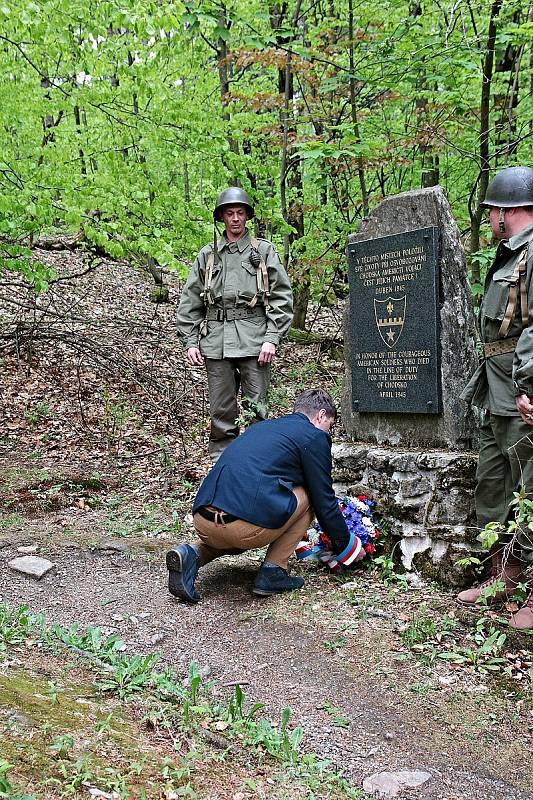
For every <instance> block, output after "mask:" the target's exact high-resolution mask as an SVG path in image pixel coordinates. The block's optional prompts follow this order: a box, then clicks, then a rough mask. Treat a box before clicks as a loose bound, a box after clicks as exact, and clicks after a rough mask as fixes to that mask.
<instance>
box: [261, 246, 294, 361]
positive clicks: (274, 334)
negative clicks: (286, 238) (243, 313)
mask: <svg viewBox="0 0 533 800" xmlns="http://www.w3.org/2000/svg"><path fill="white" fill-rule="evenodd" d="M265 244H266V245H267V249H266V252H265V254H264V259H265V264H266V267H267V270H268V281H269V284H270V287H269V288H270V300H269V305H270V310H269V311H267V329H266V333H265V338H264V340H265V342H271V343H272V344H275V345H276V346H277V345H278V344H279V343H280V341H281V339H282V338H283V337H284V336H286V335H287V333H288V332H289V328H290V327H291V322H292V316H293V312H292V289H291V284H290V281H289V276H288V275H287V272H286V271H285V268H284V267H283V265H282V263H281V261H280V260H279V256H278V254H277V252H276V248H275V247H274V245H273V244H271V243H270V242H265Z"/></svg>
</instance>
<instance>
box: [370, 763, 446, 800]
mask: <svg viewBox="0 0 533 800" xmlns="http://www.w3.org/2000/svg"><path fill="white" fill-rule="evenodd" d="M430 778H431V773H430V772H422V771H421V770H418V769H416V770H400V771H399V772H376V773H375V774H374V775H370V776H369V777H368V778H365V779H364V781H363V791H365V792H368V794H373V795H375V796H376V797H382V798H387V797H397V796H398V795H399V794H400V793H401V792H402V790H403V789H416V787H417V786H422V784H424V783H426V782H427V781H428V780H429V779H430Z"/></svg>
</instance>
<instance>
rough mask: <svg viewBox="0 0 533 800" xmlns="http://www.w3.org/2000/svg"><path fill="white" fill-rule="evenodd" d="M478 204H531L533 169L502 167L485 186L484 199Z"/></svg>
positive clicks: (516, 205)
mask: <svg viewBox="0 0 533 800" xmlns="http://www.w3.org/2000/svg"><path fill="white" fill-rule="evenodd" d="M480 205H482V206H487V207H491V206H494V207H495V208H518V207H519V206H533V169H530V168H529V167H507V169H502V171H501V172H498V174H497V175H496V176H495V177H494V178H493V179H492V180H491V182H490V183H489V185H488V186H487V193H486V195H485V199H484V200H483V202H482V203H481V204H480Z"/></svg>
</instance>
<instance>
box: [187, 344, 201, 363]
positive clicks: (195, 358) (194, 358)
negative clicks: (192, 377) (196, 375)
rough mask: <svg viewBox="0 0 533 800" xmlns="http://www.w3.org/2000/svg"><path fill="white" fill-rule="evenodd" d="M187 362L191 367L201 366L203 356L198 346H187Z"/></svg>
mask: <svg viewBox="0 0 533 800" xmlns="http://www.w3.org/2000/svg"><path fill="white" fill-rule="evenodd" d="M187 363H188V364H189V365H190V366H191V367H203V365H204V357H203V356H202V354H201V352H200V348H199V347H189V349H188V350H187Z"/></svg>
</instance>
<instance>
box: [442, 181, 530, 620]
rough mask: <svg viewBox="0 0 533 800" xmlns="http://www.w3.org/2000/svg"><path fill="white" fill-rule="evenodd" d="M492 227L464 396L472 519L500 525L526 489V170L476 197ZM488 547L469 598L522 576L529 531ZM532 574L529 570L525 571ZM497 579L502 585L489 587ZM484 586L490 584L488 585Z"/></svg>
mask: <svg viewBox="0 0 533 800" xmlns="http://www.w3.org/2000/svg"><path fill="white" fill-rule="evenodd" d="M482 205H483V206H486V207H487V208H488V209H489V220H490V224H491V227H492V232H493V234H494V236H495V237H496V238H497V239H501V240H502V241H501V242H500V244H499V246H498V250H497V251H496V258H495V260H494V263H493V265H492V266H491V268H490V270H489V272H488V274H487V278H486V281H485V294H484V297H483V302H482V304H481V309H480V312H479V331H480V335H481V341H482V343H483V351H484V361H483V363H482V364H481V365H480V366H479V367H478V369H477V371H476V372H475V374H474V376H473V377H472V379H471V380H470V382H469V384H468V386H467V387H466V389H465V391H464V392H463V395H462V396H463V399H464V400H467V401H469V402H472V403H473V405H476V406H478V407H480V408H482V409H484V421H483V424H482V427H481V443H480V450H479V465H478V470H477V476H476V477H477V486H476V513H477V521H478V525H479V526H480V527H481V528H483V527H484V526H485V525H487V523H489V522H500V523H502V524H506V523H507V521H508V520H509V517H510V515H512V507H511V508H510V503H511V501H512V500H513V493H514V492H516V491H518V490H519V489H523V490H524V491H525V492H526V494H528V495H529V496H530V499H531V493H532V492H533V458H532V456H533V286H532V285H531V273H532V271H533V244H532V242H533V169H529V168H528V167H509V168H508V169H504V170H502V171H501V172H499V173H498V175H496V177H495V178H494V180H493V181H491V183H490V184H489V186H488V188H487V194H486V197H485V200H484V201H483V203H482ZM505 544H506V543H505V542H497V543H496V545H495V546H494V547H493V549H492V551H491V559H492V574H491V577H490V578H489V579H488V580H487V581H485V583H483V584H482V585H481V586H478V587H475V588H473V589H468V590H466V591H463V592H461V593H460V594H459V595H458V599H459V600H460V601H461V602H463V603H475V602H476V600H477V599H478V598H479V597H480V596H481V595H482V594H483V593H485V595H484V596H486V598H487V601H488V602H498V601H502V600H505V599H506V597H508V596H509V595H512V594H513V592H514V591H515V589H516V587H517V585H518V584H519V583H520V582H525V581H527V579H528V575H527V574H526V567H527V566H528V565H532V564H533V532H532V531H531V530H530V528H529V527H528V525H527V522H526V523H525V525H524V526H519V527H518V529H517V532H516V535H515V536H514V538H513V542H512V544H511V545H508V546H507V547H506V546H505ZM529 577H530V578H531V577H532V576H531V575H530V576H529ZM496 581H501V582H502V583H503V586H504V588H503V589H502V590H501V591H500V590H499V586H498V585H496V586H494V584H495V582H496ZM491 586H492V587H493V588H492V591H491ZM510 624H511V626H512V627H513V628H518V629H522V630H528V629H533V592H531V591H530V593H529V595H528V597H527V599H526V602H525V604H524V606H523V607H522V608H521V609H520V610H519V611H518V612H517V613H516V614H514V615H513V617H512V618H511V623H510Z"/></svg>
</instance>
